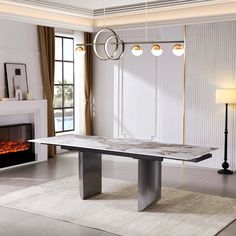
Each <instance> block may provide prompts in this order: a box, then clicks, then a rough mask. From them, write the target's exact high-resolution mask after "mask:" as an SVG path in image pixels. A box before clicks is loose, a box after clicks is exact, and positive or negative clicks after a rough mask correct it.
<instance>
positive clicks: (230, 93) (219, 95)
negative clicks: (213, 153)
mask: <svg viewBox="0 0 236 236" xmlns="http://www.w3.org/2000/svg"><path fill="white" fill-rule="evenodd" d="M216 103H224V104H225V132H224V134H225V144H224V162H223V164H222V167H223V169H221V170H218V173H219V174H233V171H232V170H229V169H228V168H229V163H228V162H227V143H228V105H229V104H236V89H217V90H216Z"/></svg>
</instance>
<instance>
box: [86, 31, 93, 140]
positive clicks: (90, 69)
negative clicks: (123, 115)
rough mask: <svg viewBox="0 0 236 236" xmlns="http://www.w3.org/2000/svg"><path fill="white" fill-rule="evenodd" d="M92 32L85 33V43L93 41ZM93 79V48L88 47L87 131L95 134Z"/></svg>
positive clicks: (88, 133) (89, 133)
mask: <svg viewBox="0 0 236 236" xmlns="http://www.w3.org/2000/svg"><path fill="white" fill-rule="evenodd" d="M92 41H93V39H92V33H84V43H91V42H92ZM92 79H93V49H92V47H86V54H85V83H84V84H85V85H84V89H85V90H84V94H85V133H86V135H93V118H92V112H91V107H92V104H91V94H92Z"/></svg>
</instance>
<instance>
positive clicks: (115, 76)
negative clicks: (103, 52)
mask: <svg viewBox="0 0 236 236" xmlns="http://www.w3.org/2000/svg"><path fill="white" fill-rule="evenodd" d="M183 31H184V27H181V26H179V27H168V28H162V29H161V28H160V29H158V28H153V29H152V30H150V32H149V39H159V40H178V39H179V40H182V39H183V35H184V33H183ZM118 34H119V35H121V37H122V38H123V39H124V40H125V41H126V40H141V39H144V30H132V29H130V30H123V31H122V30H121V31H120V32H118ZM235 42H236V22H235V21H233V22H220V23H211V24H198V25H189V26H187V38H186V45H187V46H186V47H187V48H186V54H185V56H186V107H185V108H186V111H185V112H186V113H185V114H186V123H185V125H186V129H185V143H186V144H192V145H201V146H214V147H219V148H220V149H219V150H218V151H217V152H215V153H214V155H213V158H212V159H210V160H207V161H203V162H201V163H198V164H196V165H197V166H204V167H210V168H220V166H221V163H222V161H223V144H224V142H223V141H224V136H223V132H224V106H223V105H216V104H215V89H216V88H220V87H236V57H235V55H236V46H235ZM164 49H165V51H164V53H163V55H162V56H161V57H160V58H155V57H153V56H152V55H151V53H150V52H149V48H148V46H145V52H144V54H143V55H142V56H141V57H139V58H137V57H134V56H132V55H131V54H130V50H129V48H126V51H125V55H124V58H123V59H122V60H121V61H118V62H111V61H109V62H104V61H99V60H98V59H96V60H95V65H94V66H95V68H94V84H95V133H96V134H97V135H106V136H114V137H123V136H126V137H137V138H151V137H152V138H154V139H156V140H158V141H161V142H167V143H182V136H183V119H182V117H183V112H184V108H183V94H184V91H183V82H184V80H183V79H184V58H183V57H181V58H178V57H174V56H173V55H172V53H171V45H168V44H167V45H165V46H164ZM235 116H236V111H235V109H234V108H233V107H231V108H230V119H229V126H230V127H229V162H230V166H231V168H232V169H236V164H235V162H236V161H235V159H236V145H235V129H236V128H235V118H236V117H235Z"/></svg>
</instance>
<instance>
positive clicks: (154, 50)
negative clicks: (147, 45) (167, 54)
mask: <svg viewBox="0 0 236 236" xmlns="http://www.w3.org/2000/svg"><path fill="white" fill-rule="evenodd" d="M151 52H152V54H153V55H154V56H156V57H159V56H160V55H161V54H162V53H163V49H162V48H161V46H160V45H158V44H153V46H152V49H151Z"/></svg>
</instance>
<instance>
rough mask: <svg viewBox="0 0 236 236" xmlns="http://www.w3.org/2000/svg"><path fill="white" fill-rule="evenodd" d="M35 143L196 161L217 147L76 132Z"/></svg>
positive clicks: (42, 139) (35, 140)
mask: <svg viewBox="0 0 236 236" xmlns="http://www.w3.org/2000/svg"><path fill="white" fill-rule="evenodd" d="M31 141H32V142H35V143H41V144H53V145H57V146H64V147H68V148H70V147H72V148H78V149H79V148H83V149H89V150H99V151H101V152H103V151H104V153H107V151H108V152H110V153H112V152H114V155H119V153H120V154H123V155H125V154H129V155H130V154H134V155H144V156H152V157H162V158H166V159H175V160H183V161H193V160H194V161H196V159H198V158H199V160H200V159H201V157H202V156H204V155H206V154H208V153H211V152H212V151H214V150H216V148H209V147H198V146H191V145H179V144H165V143H158V142H156V141H151V140H144V139H130V138H124V139H123V138H122V139H121V138H106V137H100V136H81V135H75V134H67V135H60V136H56V137H49V138H40V139H34V140H31Z"/></svg>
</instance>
